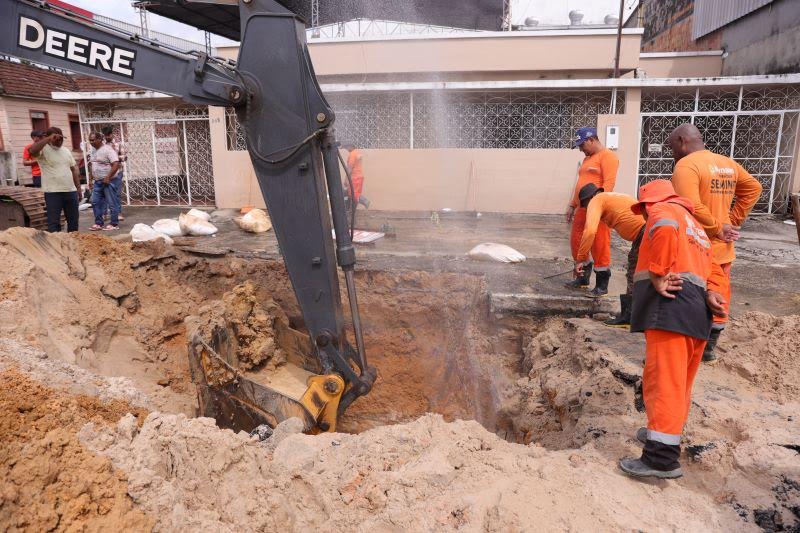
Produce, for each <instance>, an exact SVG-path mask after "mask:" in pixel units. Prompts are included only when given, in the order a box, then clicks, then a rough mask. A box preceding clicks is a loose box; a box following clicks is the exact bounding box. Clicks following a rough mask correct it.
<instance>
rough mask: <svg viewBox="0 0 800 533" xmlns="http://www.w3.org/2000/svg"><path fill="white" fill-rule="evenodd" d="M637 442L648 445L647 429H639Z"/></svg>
mask: <svg viewBox="0 0 800 533" xmlns="http://www.w3.org/2000/svg"><path fill="white" fill-rule="evenodd" d="M636 440H638V441H639V442H641V443H642V444H647V428H639V429H637V430H636Z"/></svg>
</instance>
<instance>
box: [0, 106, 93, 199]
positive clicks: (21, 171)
mask: <svg viewBox="0 0 800 533" xmlns="http://www.w3.org/2000/svg"><path fill="white" fill-rule="evenodd" d="M0 108H2V112H0V128H2V133H3V140H4V141H5V149H6V151H8V152H10V153H11V154H12V156H13V160H14V163H13V166H14V168H15V173H16V179H17V180H18V181H19V182H20V184H24V183H30V181H31V171H30V167H25V166H23V165H22V150H23V148H25V146H26V145H28V144H30V142H31V137H30V135H31V129H33V125H32V124H31V117H30V112H31V111H32V110H33V111H45V112H47V116H48V119H49V121H50V126H55V127H57V128H61V131H63V132H64V146H66V147H67V148H71V147H72V138H71V137H70V129H69V115H76V116H77V115H78V106H77V105H76V104H74V103H65V102H55V101H52V100H35V99H31V98H11V97H2V98H0ZM73 155H74V156H75V159H76V160H78V159H80V158H81V157H83V154H81V152H80V151H74V152H73Z"/></svg>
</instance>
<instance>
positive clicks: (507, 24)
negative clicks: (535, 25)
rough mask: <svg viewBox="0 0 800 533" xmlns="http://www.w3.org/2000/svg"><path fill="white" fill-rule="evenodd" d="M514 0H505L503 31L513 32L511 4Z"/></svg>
mask: <svg viewBox="0 0 800 533" xmlns="http://www.w3.org/2000/svg"><path fill="white" fill-rule="evenodd" d="M512 1H513V0H503V23H502V27H501V29H502V30H503V31H511V22H512V20H513V19H512V17H511V2H512Z"/></svg>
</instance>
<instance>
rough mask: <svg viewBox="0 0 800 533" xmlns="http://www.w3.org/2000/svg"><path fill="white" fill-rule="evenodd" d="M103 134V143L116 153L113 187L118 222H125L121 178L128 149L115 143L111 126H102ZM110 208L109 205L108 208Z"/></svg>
mask: <svg viewBox="0 0 800 533" xmlns="http://www.w3.org/2000/svg"><path fill="white" fill-rule="evenodd" d="M100 131H101V132H103V138H104V140H105V143H106V144H108V145H110V146H111V148H113V149H114V151H115V152H116V153H117V159H118V160H119V171H118V172H117V174H116V176H114V178H113V181H114V186H115V187H116V189H117V214H118V218H119V220H125V217H124V216H123V215H122V178H123V174H122V173H123V164H124V163H125V161H127V160H128V149H127V147H126V146H125V143H123V142H122V141H117V140H116V139H114V128H112V127H111V126H103V128H102V129H101V130H100ZM110 207H111V206H110V205H109V208H110Z"/></svg>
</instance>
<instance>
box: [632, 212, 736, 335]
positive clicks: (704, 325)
mask: <svg viewBox="0 0 800 533" xmlns="http://www.w3.org/2000/svg"><path fill="white" fill-rule="evenodd" d="M693 213H694V206H693V204H692V202H691V201H689V200H688V199H686V198H682V197H676V198H673V199H671V200H667V201H665V202H660V203H657V204H652V205H651V206H650V208H649V210H648V218H647V225H646V226H645V230H644V236H643V237H642V245H641V248H640V249H639V261H638V262H637V264H636V273H635V274H634V276H633V311H632V313H631V331H644V330H653V329H658V330H664V331H672V332H675V333H680V334H682V335H687V336H689V337H694V338H697V339H707V338H708V335H709V333H710V332H711V310H710V309H709V308H708V306H707V305H706V291H707V290H708V289H712V290H719V287H720V283H721V281H722V279H723V277H724V274H723V273H722V269H721V268H720V267H719V265H717V264H716V263H714V262H713V259H712V250H711V240H710V239H709V238H708V235H706V232H705V230H704V229H703V226H702V225H701V224H700V223H699V222H698V221H697V220H696V219H695V218H694V216H693ZM651 272H652V273H653V274H655V275H657V276H664V275H666V274H668V273H670V272H674V273H677V274H679V275H680V277H681V279H682V280H683V286H682V289H681V290H680V291H676V292H675V293H674V294H675V296H676V297H675V299H670V298H666V297H664V296H661V295H660V294H658V293H657V292H656V290H655V288H654V287H653V284H652V283H651V282H650V273H651Z"/></svg>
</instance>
